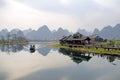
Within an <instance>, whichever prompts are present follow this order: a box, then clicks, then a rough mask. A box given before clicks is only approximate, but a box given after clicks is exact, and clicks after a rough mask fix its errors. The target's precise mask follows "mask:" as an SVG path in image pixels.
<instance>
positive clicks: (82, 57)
mask: <svg viewBox="0 0 120 80" xmlns="http://www.w3.org/2000/svg"><path fill="white" fill-rule="evenodd" d="M59 52H60V53H62V54H64V55H66V56H69V57H70V58H71V60H73V61H74V62H75V63H77V64H79V63H81V62H83V61H89V60H90V59H91V58H92V57H93V56H97V57H98V58H99V57H100V58H103V59H107V60H108V62H110V63H112V64H113V65H116V64H115V63H114V61H115V60H116V59H118V60H120V56H115V55H114V56H113V55H104V54H98V53H83V52H78V51H73V50H68V49H63V48H60V49H59Z"/></svg>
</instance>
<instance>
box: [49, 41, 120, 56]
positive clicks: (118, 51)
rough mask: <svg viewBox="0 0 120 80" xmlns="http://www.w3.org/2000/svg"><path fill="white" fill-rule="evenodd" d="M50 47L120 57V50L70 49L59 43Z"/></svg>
mask: <svg viewBox="0 0 120 80" xmlns="http://www.w3.org/2000/svg"><path fill="white" fill-rule="evenodd" d="M48 46H52V47H57V48H64V49H68V50H73V51H78V52H85V53H97V54H106V55H117V56H120V50H115V49H110V50H107V49H104V48H93V47H91V48H88V47H69V46H65V45H61V44H59V43H56V44H49V45H48Z"/></svg>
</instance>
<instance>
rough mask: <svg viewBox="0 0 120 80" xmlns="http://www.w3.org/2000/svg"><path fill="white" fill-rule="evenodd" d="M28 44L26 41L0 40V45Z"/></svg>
mask: <svg viewBox="0 0 120 80" xmlns="http://www.w3.org/2000/svg"><path fill="white" fill-rule="evenodd" d="M14 44H21V45H22V44H28V41H0V45H14Z"/></svg>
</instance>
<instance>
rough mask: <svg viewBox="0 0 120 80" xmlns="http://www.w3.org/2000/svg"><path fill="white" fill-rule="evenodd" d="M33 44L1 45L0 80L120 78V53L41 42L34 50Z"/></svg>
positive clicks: (111, 79)
mask: <svg viewBox="0 0 120 80" xmlns="http://www.w3.org/2000/svg"><path fill="white" fill-rule="evenodd" d="M30 45H31V44H27V45H1V46H0V64H1V66H0V80H119V79H120V77H119V74H120V71H119V67H120V56H112V55H103V54H97V53H83V52H76V51H72V50H68V49H63V48H53V47H47V46H45V45H46V44H45V45H44V44H40V43H37V44H35V52H32V53H30ZM32 45H34V43H33V44H32ZM7 53H10V54H7ZM76 64H77V65H76ZM23 71H24V72H23ZM91 73H92V74H91ZM86 76H87V77H86Z"/></svg>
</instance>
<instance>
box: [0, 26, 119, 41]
mask: <svg viewBox="0 0 120 80" xmlns="http://www.w3.org/2000/svg"><path fill="white" fill-rule="evenodd" d="M76 32H80V33H81V34H84V35H88V36H89V35H94V34H97V35H99V36H101V37H103V38H107V39H120V24H117V25H116V26H114V27H112V26H107V27H104V28H103V29H102V30H101V31H100V30H98V29H97V28H96V29H94V31H93V32H88V31H86V30H82V29H78V30H77V31H76ZM8 33H9V34H10V35H14V34H16V36H19V37H25V38H26V39H28V40H59V39H60V38H62V37H63V36H68V35H71V34H72V32H69V31H68V30H66V29H63V28H59V29H58V30H53V31H51V30H50V29H49V28H48V26H47V25H43V26H41V27H40V28H39V29H38V30H32V29H28V30H24V31H21V30H20V29H13V30H11V31H10V32H9V31H8V30H7V29H3V30H1V31H0V39H1V38H2V37H4V39H5V38H6V36H7V35H8Z"/></svg>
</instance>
